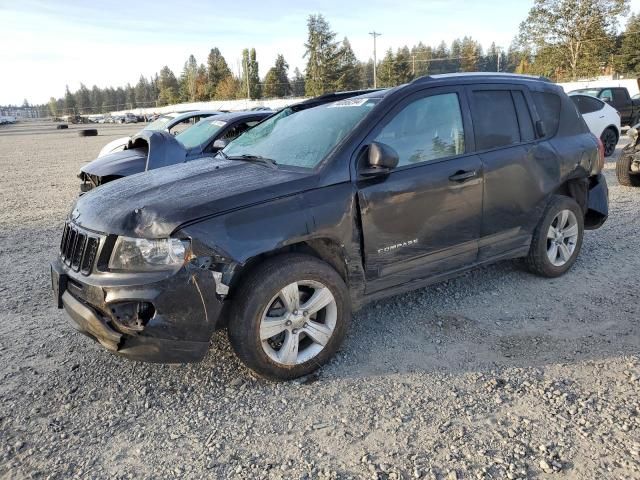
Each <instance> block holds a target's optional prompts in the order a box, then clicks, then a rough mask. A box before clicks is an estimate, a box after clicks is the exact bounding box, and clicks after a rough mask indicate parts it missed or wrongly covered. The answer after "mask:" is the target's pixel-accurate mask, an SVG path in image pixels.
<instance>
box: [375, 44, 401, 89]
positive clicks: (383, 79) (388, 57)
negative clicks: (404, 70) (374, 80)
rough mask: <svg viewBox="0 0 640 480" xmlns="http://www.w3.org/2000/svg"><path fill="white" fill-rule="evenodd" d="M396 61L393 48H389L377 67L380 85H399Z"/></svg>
mask: <svg viewBox="0 0 640 480" xmlns="http://www.w3.org/2000/svg"><path fill="white" fill-rule="evenodd" d="M394 63H395V57H394V56H393V50H391V49H388V50H387V53H385V55H384V57H383V59H382V61H381V62H380V65H378V68H377V69H376V70H377V72H376V73H377V74H378V86H379V87H394V86H396V85H397V81H396V74H395V69H394Z"/></svg>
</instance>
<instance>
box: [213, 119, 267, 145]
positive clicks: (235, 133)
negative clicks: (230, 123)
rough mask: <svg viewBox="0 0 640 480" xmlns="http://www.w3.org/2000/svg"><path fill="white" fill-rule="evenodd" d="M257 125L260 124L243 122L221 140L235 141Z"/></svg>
mask: <svg viewBox="0 0 640 480" xmlns="http://www.w3.org/2000/svg"><path fill="white" fill-rule="evenodd" d="M256 123H258V122H242V123H239V124H237V125H235V126H234V127H232V128H231V129H230V130H229V131H228V132H227V133H225V134H224V135H223V136H222V137H220V138H224V139H226V140H229V141H231V140H234V139H235V138H237V137H239V136H240V135H242V134H243V133H244V132H246V131H247V130H249V129H250V128H251V127H253V126H254V125H255V124H256Z"/></svg>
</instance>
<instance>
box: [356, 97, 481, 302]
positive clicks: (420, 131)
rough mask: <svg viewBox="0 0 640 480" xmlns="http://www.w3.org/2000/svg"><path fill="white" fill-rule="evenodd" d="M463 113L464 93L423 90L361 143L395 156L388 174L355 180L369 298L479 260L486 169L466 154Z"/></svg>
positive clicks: (402, 104) (360, 162) (361, 159)
mask: <svg viewBox="0 0 640 480" xmlns="http://www.w3.org/2000/svg"><path fill="white" fill-rule="evenodd" d="M463 112H468V109H467V108H466V100H465V98H464V95H463V94H462V90H459V89H457V88H437V89H427V90H425V91H423V92H420V93H417V94H414V95H412V96H410V97H409V98H407V99H405V100H404V101H402V102H400V103H399V104H398V105H397V106H396V107H395V108H394V109H392V110H391V111H390V112H389V114H387V115H386V116H385V118H384V119H383V121H382V122H381V124H379V125H378V126H377V127H376V128H375V129H374V130H373V131H372V132H371V134H370V135H369V136H368V138H367V140H366V141H365V145H366V144H368V143H370V142H372V141H375V142H379V143H384V144H386V145H389V146H391V147H392V148H393V149H395V150H396V151H397V152H398V155H399V158H400V161H399V164H398V166H397V167H396V168H395V169H394V170H393V171H392V172H391V173H389V174H388V175H387V176H386V177H377V178H365V177H359V178H358V181H357V186H358V199H359V202H360V210H361V219H362V231H363V239H364V254H365V268H366V275H367V293H373V292H375V291H378V290H381V289H384V288H387V287H391V286H394V285H400V284H403V283H406V282H410V281H412V280H416V279H420V278H425V277H430V276H434V275H437V274H440V273H444V272H449V271H454V270H456V269H458V268H461V267H463V266H466V265H469V264H472V263H474V262H475V261H476V257H477V254H478V237H479V234H480V226H481V218H482V190H483V172H482V163H481V161H480V159H479V158H478V157H477V156H476V155H473V154H468V153H467V151H468V150H469V148H468V147H467V144H468V142H467V139H466V138H465V126H466V125H468V123H469V121H468V117H467V116H466V114H464V113H463ZM365 152H366V149H365ZM364 156H365V155H361V158H360V159H359V161H358V163H359V166H360V167H361V166H362V165H363V158H362V157H364Z"/></svg>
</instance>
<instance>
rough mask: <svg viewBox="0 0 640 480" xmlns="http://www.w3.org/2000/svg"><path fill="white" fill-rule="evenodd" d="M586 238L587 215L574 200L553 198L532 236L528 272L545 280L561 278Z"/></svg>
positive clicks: (526, 260) (527, 260) (570, 265)
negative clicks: (546, 278)
mask: <svg viewBox="0 0 640 480" xmlns="http://www.w3.org/2000/svg"><path fill="white" fill-rule="evenodd" d="M583 236H584V214H583V212H582V209H581V208H580V206H579V205H578V204H577V203H576V201H575V200H574V199H573V198H570V197H565V196H561V195H554V196H553V197H552V198H551V201H550V202H549V205H547V208H546V210H545V212H544V215H543V216H542V219H541V220H540V223H538V226H537V227H536V229H535V230H534V232H533V238H532V239H531V246H530V247H529V254H528V255H527V257H526V258H525V264H526V265H527V268H528V269H529V270H530V271H531V272H532V273H535V274H537V275H541V276H543V277H550V278H553V277H559V276H560V275H562V274H564V273H565V272H567V271H568V270H569V269H570V268H571V267H572V266H573V264H574V263H575V261H576V258H577V257H578V253H579V252H580V248H581V247H582V239H583Z"/></svg>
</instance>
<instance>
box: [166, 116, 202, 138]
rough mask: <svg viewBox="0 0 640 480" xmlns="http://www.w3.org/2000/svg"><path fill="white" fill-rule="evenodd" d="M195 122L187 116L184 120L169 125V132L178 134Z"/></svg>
mask: <svg viewBox="0 0 640 480" xmlns="http://www.w3.org/2000/svg"><path fill="white" fill-rule="evenodd" d="M195 123H196V122H194V119H193V118H187V119H185V120H182V121H181V122H180V123H176V124H175V125H174V126H173V127H171V129H170V130H169V132H170V133H171V134H172V135H178V134H179V133H182V132H184V131H185V130H186V129H187V128H189V127H190V126H192V125H194V124H195Z"/></svg>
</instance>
